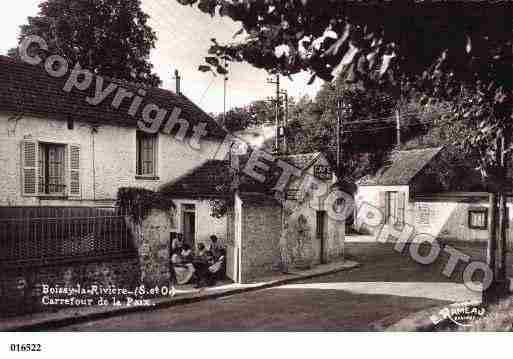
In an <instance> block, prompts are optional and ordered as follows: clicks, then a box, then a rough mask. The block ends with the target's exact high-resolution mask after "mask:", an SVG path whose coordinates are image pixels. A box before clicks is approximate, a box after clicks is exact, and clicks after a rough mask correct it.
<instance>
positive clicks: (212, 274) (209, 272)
mask: <svg viewBox="0 0 513 359" xmlns="http://www.w3.org/2000/svg"><path fill="white" fill-rule="evenodd" d="M171 253H172V254H171V268H172V272H173V273H172V274H174V283H175V284H188V283H194V285H195V287H196V288H200V287H205V286H213V285H215V283H216V282H217V281H218V280H221V279H223V277H224V275H225V255H226V251H225V249H224V248H223V246H222V245H221V244H220V243H219V242H218V239H217V237H216V236H215V235H212V236H210V247H209V248H208V249H207V248H206V246H205V245H204V244H203V243H198V245H197V248H196V251H193V249H192V248H191V245H190V244H189V243H186V242H185V241H184V238H183V235H181V234H178V235H177V237H176V238H175V239H174V240H173V242H172V244H171Z"/></svg>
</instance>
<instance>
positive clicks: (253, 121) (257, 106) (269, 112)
mask: <svg viewBox="0 0 513 359" xmlns="http://www.w3.org/2000/svg"><path fill="white" fill-rule="evenodd" d="M274 106H275V105H274V103H273V102H271V101H266V100H258V101H253V102H251V103H250V104H249V105H246V106H241V107H233V108H231V109H230V110H228V111H226V116H224V114H222V113H221V114H218V115H216V116H215V119H216V120H217V121H218V123H220V124H222V125H224V126H225V127H226V129H227V130H228V131H230V132H237V131H242V130H245V129H247V128H249V127H252V126H258V125H263V124H270V123H274V121H275V107H274Z"/></svg>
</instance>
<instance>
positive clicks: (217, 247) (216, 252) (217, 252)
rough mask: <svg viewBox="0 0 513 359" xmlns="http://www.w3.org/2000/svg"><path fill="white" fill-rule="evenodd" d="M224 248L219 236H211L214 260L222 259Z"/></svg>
mask: <svg viewBox="0 0 513 359" xmlns="http://www.w3.org/2000/svg"><path fill="white" fill-rule="evenodd" d="M223 249H224V248H223V246H222V244H221V243H219V241H218V239H217V236H216V235H215V234H213V235H211V236H210V248H209V250H210V252H212V255H213V256H214V258H215V259H216V260H217V259H218V258H219V257H221V255H222V253H221V251H222V250H223Z"/></svg>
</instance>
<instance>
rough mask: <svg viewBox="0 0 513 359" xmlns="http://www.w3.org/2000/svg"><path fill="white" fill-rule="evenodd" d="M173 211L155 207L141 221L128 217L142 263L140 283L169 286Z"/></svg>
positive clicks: (150, 285)
mask: <svg viewBox="0 0 513 359" xmlns="http://www.w3.org/2000/svg"><path fill="white" fill-rule="evenodd" d="M172 217H173V213H168V212H164V211H161V210H157V209H153V210H151V212H150V213H149V215H148V216H147V217H146V218H145V219H144V220H143V221H142V222H140V223H135V222H134V221H133V220H132V219H130V218H129V217H127V223H128V227H129V228H130V231H131V233H132V238H133V239H134V245H135V248H136V249H137V253H138V257H139V265H140V283H141V284H144V285H145V286H147V287H155V286H160V287H162V286H168V285H169V281H170V271H169V259H170V247H171V243H170V238H169V233H170V232H171V231H172V230H173V220H172Z"/></svg>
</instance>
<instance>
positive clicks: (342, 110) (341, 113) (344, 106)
mask: <svg viewBox="0 0 513 359" xmlns="http://www.w3.org/2000/svg"><path fill="white" fill-rule="evenodd" d="M352 111H353V106H352V105H351V103H349V102H346V101H345V100H341V99H340V98H339V99H337V180H338V179H339V178H340V166H341V164H342V159H341V157H342V148H341V146H342V131H343V128H342V121H343V120H345V119H346V117H350V116H351V114H352Z"/></svg>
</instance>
